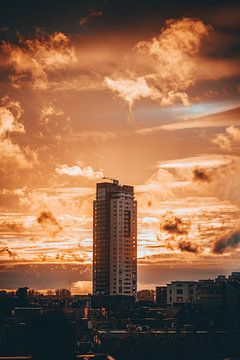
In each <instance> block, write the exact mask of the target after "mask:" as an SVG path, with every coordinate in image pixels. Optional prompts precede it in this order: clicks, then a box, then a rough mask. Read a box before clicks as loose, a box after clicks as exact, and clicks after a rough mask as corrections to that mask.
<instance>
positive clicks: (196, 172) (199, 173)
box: [193, 168, 211, 182]
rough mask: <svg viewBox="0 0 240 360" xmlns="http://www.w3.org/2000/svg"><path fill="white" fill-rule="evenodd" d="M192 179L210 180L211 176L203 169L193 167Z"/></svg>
mask: <svg viewBox="0 0 240 360" xmlns="http://www.w3.org/2000/svg"><path fill="white" fill-rule="evenodd" d="M193 181H199V182H210V181H211V176H210V175H209V173H208V172H207V171H206V170H205V169H201V168H196V169H193Z"/></svg>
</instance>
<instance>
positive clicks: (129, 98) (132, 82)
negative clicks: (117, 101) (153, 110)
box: [105, 77, 159, 112]
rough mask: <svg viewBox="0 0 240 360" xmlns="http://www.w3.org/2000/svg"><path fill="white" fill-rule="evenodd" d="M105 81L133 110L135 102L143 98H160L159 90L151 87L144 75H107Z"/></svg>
mask: <svg viewBox="0 0 240 360" xmlns="http://www.w3.org/2000/svg"><path fill="white" fill-rule="evenodd" d="M105 83H106V85H107V86H108V87H109V89H111V90H112V91H113V92H116V93H117V94H118V95H119V97H121V98H122V99H124V100H125V101H126V102H127V103H128V106H129V110H130V112H131V111H132V107H133V104H134V102H135V101H136V100H139V99H141V98H152V99H155V98H158V97H159V95H158V92H157V91H155V90H154V89H153V88H151V87H150V86H149V85H148V83H147V81H146V79H145V78H144V77H138V78H135V79H134V78H133V79H116V80H113V79H111V78H110V77H105Z"/></svg>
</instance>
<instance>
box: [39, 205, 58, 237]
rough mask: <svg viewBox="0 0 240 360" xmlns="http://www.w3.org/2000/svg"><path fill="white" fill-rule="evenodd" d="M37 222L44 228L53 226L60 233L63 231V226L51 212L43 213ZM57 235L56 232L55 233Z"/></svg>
mask: <svg viewBox="0 0 240 360" xmlns="http://www.w3.org/2000/svg"><path fill="white" fill-rule="evenodd" d="M37 222H38V223H39V224H41V225H43V226H45V225H53V226H56V227H57V228H58V231H57V232H59V231H61V230H62V226H61V225H60V224H59V222H58V221H57V219H56V218H55V217H54V215H53V213H52V212H51V211H42V212H41V214H40V215H39V216H38V217H37ZM55 234H56V232H55Z"/></svg>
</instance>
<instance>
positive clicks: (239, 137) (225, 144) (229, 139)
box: [212, 125, 240, 151]
mask: <svg viewBox="0 0 240 360" xmlns="http://www.w3.org/2000/svg"><path fill="white" fill-rule="evenodd" d="M239 141H240V129H238V128H236V127H235V126H233V125H231V126H229V127H227V128H226V130H225V133H220V134H217V135H216V136H215V137H214V138H213V140H212V143H213V144H215V145H218V146H219V147H220V148H221V149H223V150H227V151H232V145H233V143H234V142H239Z"/></svg>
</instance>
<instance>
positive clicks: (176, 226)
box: [160, 212, 190, 235]
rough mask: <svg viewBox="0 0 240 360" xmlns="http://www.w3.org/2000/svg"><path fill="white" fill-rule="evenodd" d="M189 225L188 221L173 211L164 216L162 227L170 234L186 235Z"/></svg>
mask: <svg viewBox="0 0 240 360" xmlns="http://www.w3.org/2000/svg"><path fill="white" fill-rule="evenodd" d="M189 226H190V224H189V223H188V222H184V221H182V219H180V218H179V217H177V216H175V215H173V214H172V212H169V213H167V214H166V215H165V216H164V217H163V221H162V223H161V227H160V229H161V230H163V231H166V232H168V233H170V234H177V235H186V234H188V232H189Z"/></svg>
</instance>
